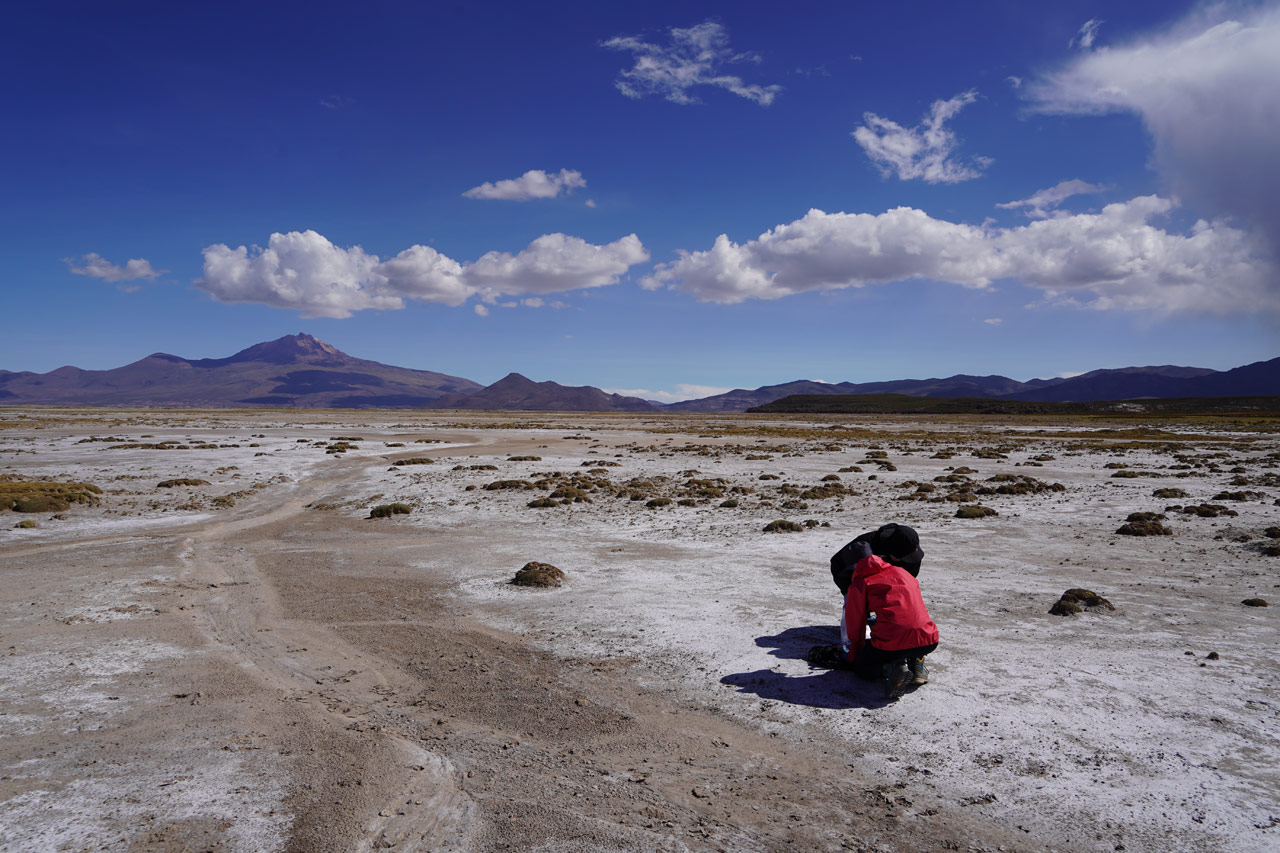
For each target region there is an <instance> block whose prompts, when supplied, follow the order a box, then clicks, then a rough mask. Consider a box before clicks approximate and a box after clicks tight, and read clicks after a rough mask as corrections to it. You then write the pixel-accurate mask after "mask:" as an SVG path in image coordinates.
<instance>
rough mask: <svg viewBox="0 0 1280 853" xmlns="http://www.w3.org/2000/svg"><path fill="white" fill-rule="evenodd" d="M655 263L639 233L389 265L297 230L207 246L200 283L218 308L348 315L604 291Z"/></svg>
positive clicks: (549, 239) (421, 255)
mask: <svg viewBox="0 0 1280 853" xmlns="http://www.w3.org/2000/svg"><path fill="white" fill-rule="evenodd" d="M648 258H649V253H648V251H647V250H645V248H644V246H643V245H642V244H641V243H640V240H639V238H638V237H636V235H634V234H630V235H628V236H626V237H623V238H621V239H620V240H616V241H614V242H613V243H609V244H607V245H603V246H598V245H594V244H591V243H588V242H586V241H585V240H582V239H581V238H578V237H569V236H566V235H564V234H547V235H544V236H542V237H539V238H538V239H537V240H534V241H533V243H531V244H530V245H529V246H528V248H526V249H524V250H523V251H522V252H520V253H518V254H515V255H511V254H508V253H505V252H489V253H488V254H486V255H484V256H483V257H481V258H480V259H479V260H477V261H475V262H474V263H470V264H462V263H459V262H458V261H455V260H453V259H452V258H450V257H448V256H446V255H443V254H441V253H439V252H437V251H436V250H435V249H433V248H431V247H429V246H421V245H416V246H410V247H409V248H408V249H405V250H404V251H403V252H400V253H399V254H398V255H396V256H394V257H392V258H388V259H387V260H385V261H383V260H382V259H380V258H379V257H378V256H377V255H374V254H370V253H367V252H365V251H364V250H363V249H362V248H360V247H359V246H352V247H351V248H349V249H344V248H342V247H340V246H336V245H334V244H333V243H331V242H330V241H329V240H328V239H326V238H325V237H324V236H323V235H321V234H318V233H316V232H315V231H310V230H308V231H302V232H299V231H291V232H289V233H287V234H280V233H276V234H272V235H271V238H270V239H269V240H268V241H267V246H266V247H265V248H262V247H258V246H254V247H253V248H252V249H250V248H246V247H245V246H240V247H238V248H235V249H232V248H230V247H229V246H226V245H224V244H221V243H218V244H215V245H212V246H208V247H206V248H205V249H204V276H203V278H201V279H200V280H199V281H197V282H196V286H197V287H199V288H200V289H202V290H204V291H206V292H207V293H209V294H210V295H211V296H213V297H214V298H215V299H217V300H218V301H220V302H251V303H256V304H260V305H270V306H272V307H276V308H289V309H293V310H297V311H300V312H302V314H303V316H305V317H334V318H343V317H350V316H351V315H352V314H353V313H354V312H356V311H363V310H367V309H370V308H373V309H382V310H391V309H399V308H403V307H404V304H405V303H404V300H405V299H414V300H418V301H421V302H437V303H441V304H444V305H451V306H457V305H461V304H462V303H463V302H465V301H467V299H469V298H471V297H472V296H475V295H479V296H481V298H482V299H485V300H486V301H489V302H494V301H496V300H497V298H498V296H500V295H520V294H525V293H536V294H548V293H555V292H560V291H568V290H579V289H582V288H589V287H603V286H605V285H610V284H614V283H616V282H617V281H618V279H619V277H620V276H622V275H623V274H624V273H626V271H627V270H628V269H629V268H630V267H631V266H632V265H634V264H637V263H640V262H641V261H645V260H648ZM555 304H560V303H555ZM482 308H483V306H481V305H477V306H476V309H477V310H476V313H477V314H480V316H485V314H487V313H488V309H484V310H480V309H482Z"/></svg>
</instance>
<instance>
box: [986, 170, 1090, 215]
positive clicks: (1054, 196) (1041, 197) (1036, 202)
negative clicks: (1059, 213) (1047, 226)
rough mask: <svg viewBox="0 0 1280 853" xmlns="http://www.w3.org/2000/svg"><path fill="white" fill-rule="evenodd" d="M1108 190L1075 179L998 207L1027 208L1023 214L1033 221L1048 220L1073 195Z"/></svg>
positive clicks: (1010, 208)
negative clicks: (1055, 209)
mask: <svg viewBox="0 0 1280 853" xmlns="http://www.w3.org/2000/svg"><path fill="white" fill-rule="evenodd" d="M1106 190H1107V187H1104V186H1101V185H1099V184H1090V183H1088V182H1086V181H1081V180H1079V179H1077V178H1073V179H1072V180H1069V181H1060V182H1059V183H1057V184H1055V185H1054V186H1052V187H1049V188H1048V189H1045V190H1040V191H1039V192H1036V193H1033V194H1032V195H1031V196H1030V197H1029V198H1024V199H1019V200H1018V201H1007V202H1005V203H1004V204H997V205H996V207H1000V208H1004V209H1005V210H1016V209H1018V208H1019V207H1025V208H1026V210H1025V211H1023V212H1024V213H1026V215H1027V216H1028V217H1030V218H1032V219H1047V218H1048V217H1049V216H1052V215H1054V212H1053V209H1054V208H1056V207H1057V206H1058V205H1060V204H1062V202H1064V201H1066V200H1067V199H1069V198H1071V196H1073V195H1085V194H1090V193H1100V192H1106Z"/></svg>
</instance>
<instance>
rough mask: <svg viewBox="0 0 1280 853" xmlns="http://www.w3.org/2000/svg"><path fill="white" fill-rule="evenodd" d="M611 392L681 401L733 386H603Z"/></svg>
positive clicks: (722, 391) (714, 394)
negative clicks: (655, 388) (654, 388)
mask: <svg viewBox="0 0 1280 853" xmlns="http://www.w3.org/2000/svg"><path fill="white" fill-rule="evenodd" d="M601 390H603V391H605V392H607V393H609V394H621V395H622V396H624V397H640V398H641V399H644V400H654V401H656V402H659V403H679V402H680V401H681V400H700V399H702V398H703V397H714V396H716V395H717V394H725V393H727V392H729V391H732V390H733V389H732V388H720V387H718V386H715V385H690V384H686V383H683V382H681V383H678V384H677V385H676V390H674V391H652V390H650V389H648V388H602V389H601Z"/></svg>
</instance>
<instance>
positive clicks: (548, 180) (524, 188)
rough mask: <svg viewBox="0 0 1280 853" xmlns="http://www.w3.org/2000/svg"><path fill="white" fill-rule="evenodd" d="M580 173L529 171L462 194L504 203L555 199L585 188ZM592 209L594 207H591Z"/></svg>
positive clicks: (584, 181) (569, 171)
mask: <svg viewBox="0 0 1280 853" xmlns="http://www.w3.org/2000/svg"><path fill="white" fill-rule="evenodd" d="M586 185H587V182H586V180H584V179H583V177H582V173H581V172H577V171H574V170H573V169H561V170H560V172H559V173H558V174H551V173H548V172H544V171H542V170H541V169H530V170H529V171H527V172H525V173H524V174H523V175H521V176H520V177H518V178H508V179H507V180H504V181H497V182H496V183H491V182H489V181H485V182H484V183H483V184H481V185H480V186H478V187H472V188H471V189H469V190H467V191H466V192H464V193H463V195H464V196H466V197H467V198H486V199H492V198H496V199H502V200H504V201H529V200H530V199H535V198H555V197H556V196H558V195H560V193H561V192H565V193H570V192H573V191H574V190H575V189H578V188H579V187H585V186H586ZM592 206H593V207H594V205H592Z"/></svg>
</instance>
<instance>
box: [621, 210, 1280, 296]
mask: <svg viewBox="0 0 1280 853" xmlns="http://www.w3.org/2000/svg"><path fill="white" fill-rule="evenodd" d="M1172 208H1173V203H1172V202H1170V201H1168V200H1166V199H1163V198H1159V197H1156V196H1143V197H1139V198H1135V199H1132V200H1130V201H1128V202H1123V203H1119V204H1111V205H1107V206H1106V207H1104V208H1103V209H1102V211H1101V212H1099V213H1094V214H1075V215H1069V216H1058V217H1054V218H1051V219H1043V220H1039V221H1036V222H1032V223H1029V224H1027V225H1023V226H1019V227H1016V228H996V227H993V226H991V225H989V224H984V225H980V226H975V225H966V224H961V223H954V222H947V221H944V220H940V219H934V218H933V217H931V216H929V215H928V214H926V213H924V212H923V211H920V210H915V209H912V208H905V207H900V208H896V209H893V210H889V211H886V212H885V213H881V214H879V215H872V214H865V213H860V214H849V213H830V214H829V213H824V212H823V211H821V210H811V211H809V213H808V214H806V215H805V216H804V217H802V218H800V219H797V220H795V221H794V222H791V223H788V224H785V225H779V226H778V227H776V228H774V229H772V230H770V231H767V232H765V233H764V234H761V235H760V236H759V237H758V238H756V239H755V240H750V241H748V242H746V243H743V244H738V243H735V242H733V241H731V240H730V239H729V238H728V236H727V235H724V234H722V235H720V237H718V238H717V239H716V241H715V243H714V245H713V246H712V247H711V248H710V249H706V250H703V251H697V252H684V253H682V254H681V256H680V257H679V258H678V259H677V260H676V261H673V262H671V263H667V264H659V265H658V266H657V267H655V270H654V272H653V274H652V275H650V276H647V277H646V278H645V279H644V280H643V281H642V282H641V284H642V286H644V287H646V288H649V289H654V288H658V287H663V286H669V287H673V288H676V289H678V290H683V291H685V292H688V293H690V294H692V295H693V296H695V297H696V298H698V299H699V300H701V301H704V302H719V303H726V304H732V303H738V302H742V301H744V300H747V299H777V298H779V297H782V296H787V295H790V294H795V293H803V292H807V291H813V290H833V289H840V288H846V287H864V286H867V285H870V284H877V283H888V282H895V281H903V280H907V279H930V280H933V281H941V282H951V283H955V284H959V285H962V286H965V287H971V288H985V287H988V286H989V285H990V284H991V283H992V282H993V281H995V280H998V279H1013V280H1017V281H1020V282H1022V283H1023V284H1026V285H1029V286H1031V287H1034V288H1038V289H1040V290H1041V291H1043V292H1044V294H1045V299H1046V301H1048V302H1050V303H1057V304H1076V305H1082V306H1088V307H1092V308H1098V309H1111V308H1117V309H1133V310H1146V311H1152V312H1155V313H1174V312H1207V313H1214V314H1232V313H1250V312H1254V311H1258V310H1263V311H1268V312H1270V313H1273V314H1275V315H1277V316H1280V296H1278V295H1277V294H1276V293H1275V292H1274V290H1275V289H1274V286H1273V285H1272V284H1271V282H1272V281H1273V280H1274V277H1275V269H1274V267H1272V266H1270V265H1269V264H1268V262H1267V261H1266V260H1265V259H1264V258H1261V257H1260V256H1259V252H1258V246H1257V244H1256V242H1255V241H1254V240H1253V239H1252V238H1251V237H1250V235H1249V234H1248V233H1247V232H1244V231H1241V230H1239V229H1236V228H1233V227H1231V226H1229V225H1226V224H1224V223H1221V222H1213V223H1211V222H1205V221H1201V222H1198V223H1196V225H1195V226H1194V227H1193V228H1192V229H1191V230H1190V233H1187V234H1178V233H1173V232H1170V231H1166V230H1164V229H1162V228H1160V227H1159V226H1157V225H1154V224H1152V222H1151V220H1153V219H1157V218H1160V217H1163V216H1164V215H1165V214H1167V213H1168V212H1169V211H1170V210H1172Z"/></svg>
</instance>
